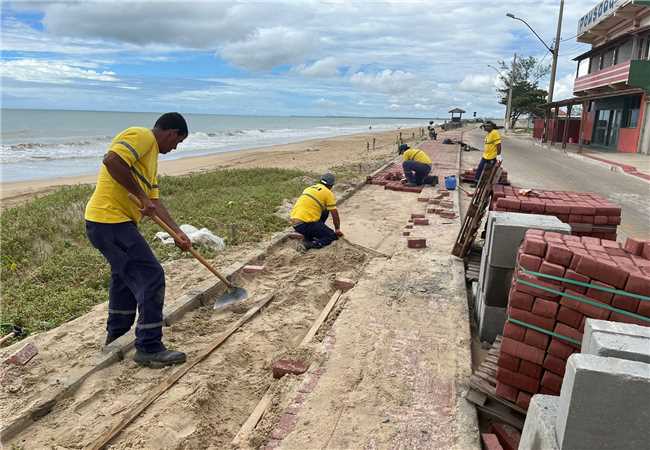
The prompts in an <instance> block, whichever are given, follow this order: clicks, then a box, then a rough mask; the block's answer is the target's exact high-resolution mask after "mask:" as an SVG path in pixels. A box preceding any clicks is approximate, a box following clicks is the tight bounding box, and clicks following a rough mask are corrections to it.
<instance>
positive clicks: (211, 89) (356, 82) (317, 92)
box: [0, 0, 597, 117]
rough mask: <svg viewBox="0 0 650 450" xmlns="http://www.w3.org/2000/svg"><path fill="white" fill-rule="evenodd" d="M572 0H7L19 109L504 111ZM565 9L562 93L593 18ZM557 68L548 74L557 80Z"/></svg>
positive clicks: (579, 6) (568, 88) (7, 48)
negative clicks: (508, 73)
mask: <svg viewBox="0 0 650 450" xmlns="http://www.w3.org/2000/svg"><path fill="white" fill-rule="evenodd" d="M559 3H560V2H559V0H535V1H530V0H502V1H499V2H485V1H474V0H471V1H470V0H465V1H463V0H430V1H372V0H368V1H357V0H340V1H339V0H329V1H297V0H295V1H287V2H277V1H214V0H212V1H208V0H203V1H183V2H175V1H121V0H107V1H102V0H83V1H17V2H12V1H3V2H2V11H1V12H2V19H1V20H2V22H1V25H2V31H1V38H2V41H1V48H2V54H1V58H0V74H1V77H2V80H1V81H2V106H3V107H5V108H38V109H77V110H79V109H81V110H107V111H152V112H161V111H168V110H176V111H180V112H188V113H209V114H243V115H339V116H341V115H345V116H374V117H383V116H385V117H447V116H448V114H447V111H448V110H449V109H451V108H453V107H460V108H462V109H465V110H466V111H468V112H470V113H471V112H474V111H476V112H477V114H478V116H480V117H486V116H489V117H499V116H501V115H503V112H504V108H503V106H502V105H500V104H499V103H498V97H497V94H496V88H497V87H498V86H499V83H500V82H499V80H498V73H497V71H496V70H494V69H492V68H490V67H489V66H488V64H490V65H493V66H497V63H498V61H499V60H505V61H510V60H511V59H512V55H513V54H514V53H517V54H518V55H523V56H536V57H538V58H540V59H543V61H544V62H545V63H550V61H551V55H550V54H549V52H548V50H546V49H545V48H544V47H543V45H542V43H541V42H539V40H538V39H537V38H536V37H535V36H534V35H533V34H532V33H531V32H530V31H529V30H528V28H526V26H525V25H524V24H523V23H522V22H520V21H517V20H513V19H510V18H508V17H506V13H508V12H511V13H513V14H515V15H516V16H518V17H521V18H523V19H525V20H526V21H527V22H528V23H529V24H530V25H531V26H532V27H533V28H534V29H535V30H536V31H537V33H538V34H539V35H540V36H541V37H542V38H543V39H544V40H545V42H546V43H547V45H549V46H551V45H552V41H553V38H554V37H555V27H556V23H557V15H558V11H559ZM596 3H597V2H596V1H595V0H569V1H567V2H566V5H565V10H564V20H563V31H562V41H561V44H560V57H559V60H558V73H557V81H556V86H555V99H556V100H558V99H561V98H568V97H570V96H571V92H572V87H573V79H574V78H575V68H576V63H575V62H574V61H572V59H573V58H574V57H575V56H577V55H579V54H581V53H583V52H585V51H587V50H588V49H589V47H588V46H586V45H583V44H579V43H577V42H576V41H575V34H576V29H577V24H578V19H579V17H580V16H582V15H584V14H585V13H586V12H587V11H588V10H589V9H590V8H591V7H592V6H593V5H594V4H596ZM548 81H549V80H548V78H546V79H541V80H540V86H541V87H542V88H544V89H546V88H547V87H548Z"/></svg>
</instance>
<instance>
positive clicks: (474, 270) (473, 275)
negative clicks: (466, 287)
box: [465, 246, 482, 282]
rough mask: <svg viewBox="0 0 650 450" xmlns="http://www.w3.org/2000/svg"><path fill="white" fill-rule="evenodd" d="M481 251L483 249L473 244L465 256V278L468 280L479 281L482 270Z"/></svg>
mask: <svg viewBox="0 0 650 450" xmlns="http://www.w3.org/2000/svg"><path fill="white" fill-rule="evenodd" d="M481 253H482V249H480V248H478V247H476V246H473V247H472V249H471V250H470V252H469V255H467V257H466V258H465V280H466V281H468V282H472V281H478V276H479V274H480V272H481Z"/></svg>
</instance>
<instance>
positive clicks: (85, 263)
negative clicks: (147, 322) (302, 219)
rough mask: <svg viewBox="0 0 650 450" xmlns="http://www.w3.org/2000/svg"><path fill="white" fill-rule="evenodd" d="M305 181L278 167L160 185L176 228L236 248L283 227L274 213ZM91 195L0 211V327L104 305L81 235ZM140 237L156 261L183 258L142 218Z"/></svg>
mask: <svg viewBox="0 0 650 450" xmlns="http://www.w3.org/2000/svg"><path fill="white" fill-rule="evenodd" d="M305 175H306V174H305V173H304V172H300V171H297V170H282V169H246V170H222V171H216V172H209V173H202V174H195V175H188V176H182V177H162V178H161V180H160V185H161V189H162V192H163V201H164V203H165V205H166V206H167V208H168V209H169V210H170V211H171V213H172V216H173V217H174V219H175V220H176V221H177V222H178V223H179V224H180V223H190V224H192V225H194V226H196V227H198V228H201V227H206V228H208V229H210V230H211V231H212V232H213V233H215V234H218V235H219V236H223V237H225V239H226V240H227V242H228V244H229V245H237V244H240V243H244V242H252V241H259V240H261V239H263V238H264V237H266V236H268V235H269V234H270V233H273V232H276V231H279V230H282V229H283V228H285V227H286V226H287V222H286V220H284V219H282V218H280V217H278V216H276V215H274V212H275V210H276V208H277V207H278V206H279V205H280V204H281V203H282V200H283V199H291V198H294V197H296V196H297V195H298V194H299V193H300V191H301V190H302V189H303V188H304V185H305V181H304V180H303V177H304V176H305ZM91 193H92V188H91V187H89V186H75V187H64V188H61V189H59V190H57V191H56V192H54V193H52V194H49V195H46V196H44V197H41V198H38V199H34V200H32V201H30V202H29V203H27V204H24V205H21V206H18V207H15V208H11V209H7V210H5V211H3V212H2V217H1V218H0V225H1V226H2V234H1V237H0V245H1V248H2V258H1V272H0V275H1V277H2V287H1V294H2V311H1V313H0V322H2V323H13V324H16V325H20V326H23V327H25V328H26V329H27V330H28V331H29V332H32V333H33V332H36V331H43V330H47V329H51V328H54V327H56V326H58V325H60V324H61V323H63V322H66V321H69V320H72V319H74V318H76V317H79V316H80V315H82V314H84V313H85V312H87V311H88V310H89V309H90V308H91V307H92V306H93V305H95V304H97V303H100V302H103V301H105V300H106V299H107V295H108V294H107V288H108V280H109V275H110V270H109V266H108V264H107V263H106V261H105V260H104V258H103V257H102V256H101V254H100V253H99V252H98V251H97V250H95V248H93V247H92V246H91V245H90V243H89V242H88V240H87V238H86V234H85V223H84V220H83V214H84V208H85V205H86V202H87V200H88V198H89V197H90V194H91ZM141 231H142V233H143V235H144V236H145V238H146V239H147V241H148V242H150V243H151V245H152V247H153V249H154V251H155V252H156V254H157V255H158V257H159V258H160V260H162V261H166V260H171V259H178V258H182V257H187V255H183V254H182V253H181V252H180V251H179V250H177V249H176V247H174V246H163V245H162V244H161V243H160V242H159V241H158V240H155V241H154V235H155V233H156V232H157V231H160V230H159V229H158V227H157V225H156V224H155V223H153V222H151V221H149V220H145V221H144V222H143V223H142V224H141ZM233 231H234V232H233ZM202 252H203V253H204V254H205V255H206V256H212V255H211V253H210V252H209V251H207V250H206V249H202ZM3 332H5V333H6V332H7V331H6V330H5V329H3Z"/></svg>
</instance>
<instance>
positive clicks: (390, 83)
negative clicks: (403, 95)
mask: <svg viewBox="0 0 650 450" xmlns="http://www.w3.org/2000/svg"><path fill="white" fill-rule="evenodd" d="M416 78H417V77H416V76H415V75H414V74H412V73H410V72H404V71H402V70H390V69H385V70H382V71H381V72H379V73H366V72H357V73H354V74H352V76H351V77H350V82H351V83H352V84H356V85H358V86H359V87H361V88H363V89H367V90H373V91H380V92H386V93H398V92H403V91H405V90H408V89H409V87H410V86H412V85H413V82H414V81H415V80H416Z"/></svg>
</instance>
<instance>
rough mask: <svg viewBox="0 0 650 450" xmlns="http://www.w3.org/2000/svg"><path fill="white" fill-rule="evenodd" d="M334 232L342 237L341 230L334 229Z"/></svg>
mask: <svg viewBox="0 0 650 450" xmlns="http://www.w3.org/2000/svg"><path fill="white" fill-rule="evenodd" d="M335 233H336V235H337V236H338V237H343V232H342V231H341V230H336V231H335Z"/></svg>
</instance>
